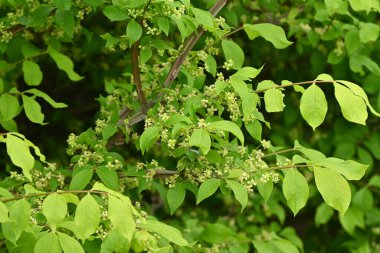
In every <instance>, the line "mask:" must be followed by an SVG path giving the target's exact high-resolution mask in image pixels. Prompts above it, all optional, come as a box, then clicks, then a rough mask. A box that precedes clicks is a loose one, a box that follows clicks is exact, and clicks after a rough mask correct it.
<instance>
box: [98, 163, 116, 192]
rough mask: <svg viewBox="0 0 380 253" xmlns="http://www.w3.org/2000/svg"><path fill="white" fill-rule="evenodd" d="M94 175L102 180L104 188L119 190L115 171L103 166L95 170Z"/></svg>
mask: <svg viewBox="0 0 380 253" xmlns="http://www.w3.org/2000/svg"><path fill="white" fill-rule="evenodd" d="M96 175H98V177H99V178H100V179H101V180H102V182H103V183H104V185H105V186H107V187H108V188H110V189H112V190H115V191H117V190H119V177H118V175H117V173H116V171H114V170H112V169H109V168H107V167H106V166H105V165H102V166H99V167H98V168H97V169H96Z"/></svg>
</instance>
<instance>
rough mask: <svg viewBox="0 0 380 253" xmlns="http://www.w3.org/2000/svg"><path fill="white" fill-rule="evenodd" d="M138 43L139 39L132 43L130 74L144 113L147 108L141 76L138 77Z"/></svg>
mask: <svg viewBox="0 0 380 253" xmlns="http://www.w3.org/2000/svg"><path fill="white" fill-rule="evenodd" d="M139 45H140V40H138V41H136V42H135V43H134V44H133V45H132V74H133V81H134V82H135V84H136V90H137V95H138V97H139V100H140V103H141V106H142V111H143V112H144V113H145V112H146V110H147V102H146V97H145V94H144V91H143V89H142V84H141V77H140V65H139Z"/></svg>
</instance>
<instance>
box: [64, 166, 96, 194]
mask: <svg viewBox="0 0 380 253" xmlns="http://www.w3.org/2000/svg"><path fill="white" fill-rule="evenodd" d="M93 174H94V171H93V170H92V168H91V167H88V168H86V169H83V170H81V171H79V172H77V173H75V174H74V175H73V178H72V179H71V182H70V188H69V189H70V190H79V191H80V190H83V189H84V188H85V187H86V186H87V185H88V183H89V182H90V180H91V178H92V175H93Z"/></svg>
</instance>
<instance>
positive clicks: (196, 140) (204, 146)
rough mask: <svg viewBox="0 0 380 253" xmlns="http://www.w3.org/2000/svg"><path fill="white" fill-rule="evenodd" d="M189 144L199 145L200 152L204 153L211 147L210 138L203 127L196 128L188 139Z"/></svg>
mask: <svg viewBox="0 0 380 253" xmlns="http://www.w3.org/2000/svg"><path fill="white" fill-rule="evenodd" d="M189 144H190V146H196V147H199V148H200V149H201V150H202V153H203V154H204V155H206V154H207V153H208V151H209V150H210V148H211V138H210V135H209V133H208V132H207V131H206V130H204V129H196V130H195V131H194V132H193V133H192V134H191V137H190V139H189Z"/></svg>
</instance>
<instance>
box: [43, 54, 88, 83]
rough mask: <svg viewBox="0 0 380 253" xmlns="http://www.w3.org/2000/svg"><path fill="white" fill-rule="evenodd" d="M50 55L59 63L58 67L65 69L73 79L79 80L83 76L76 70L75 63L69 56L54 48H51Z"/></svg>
mask: <svg viewBox="0 0 380 253" xmlns="http://www.w3.org/2000/svg"><path fill="white" fill-rule="evenodd" d="M49 55H50V57H51V58H52V59H53V60H54V62H55V63H56V64H57V67H58V68H59V69H60V70H63V71H65V73H66V74H67V76H68V77H69V78H70V80H71V81H79V80H81V79H82V78H83V77H81V76H80V75H78V74H77V73H76V72H75V71H74V64H73V62H72V61H71V59H70V58H69V57H67V56H66V55H64V54H61V53H60V52H58V51H56V50H54V49H52V48H49Z"/></svg>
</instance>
